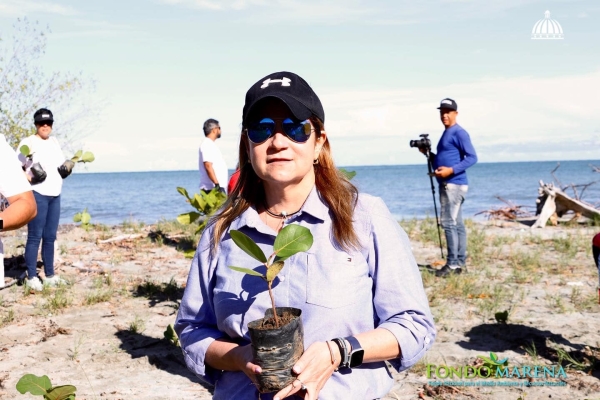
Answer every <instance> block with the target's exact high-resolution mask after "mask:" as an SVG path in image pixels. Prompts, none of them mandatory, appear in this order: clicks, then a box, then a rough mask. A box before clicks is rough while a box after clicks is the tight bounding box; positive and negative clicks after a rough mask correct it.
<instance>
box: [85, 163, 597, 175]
mask: <svg viewBox="0 0 600 400" xmlns="http://www.w3.org/2000/svg"><path fill="white" fill-rule="evenodd" d="M548 162H556V163H561V162H598V163H600V159H598V160H593V159H588V160H535V161H480V162H479V161H478V162H477V164H475V165H478V164H518V163H548ZM417 165H427V163H425V162H423V163H418V164H364V165H340V166H337V168H344V169H347V168H365V167H396V166H406V167H410V166H417ZM192 171H198V169H197V168H195V169H164V170H161V169H153V170H139V171H136V170H134V171H132V170H125V171H73V174H82V175H83V174H125V173H146V172H192ZM227 171H235V168H228V169H227Z"/></svg>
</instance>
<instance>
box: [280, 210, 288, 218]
mask: <svg viewBox="0 0 600 400" xmlns="http://www.w3.org/2000/svg"><path fill="white" fill-rule="evenodd" d="M281 216H282V217H283V219H287V213H286V212H285V211H282V212H281Z"/></svg>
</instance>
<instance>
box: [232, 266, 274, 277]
mask: <svg viewBox="0 0 600 400" xmlns="http://www.w3.org/2000/svg"><path fill="white" fill-rule="evenodd" d="M229 268H231V269H232V270H234V271H237V272H243V273H245V274H248V275H252V276H260V277H261V278H263V279H265V276H264V275H263V274H261V273H260V272H256V271H255V270H253V269H249V268H242V267H232V266H231V265H230V266H229Z"/></svg>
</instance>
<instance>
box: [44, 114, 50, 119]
mask: <svg viewBox="0 0 600 400" xmlns="http://www.w3.org/2000/svg"><path fill="white" fill-rule="evenodd" d="M42 118H50V114H42Z"/></svg>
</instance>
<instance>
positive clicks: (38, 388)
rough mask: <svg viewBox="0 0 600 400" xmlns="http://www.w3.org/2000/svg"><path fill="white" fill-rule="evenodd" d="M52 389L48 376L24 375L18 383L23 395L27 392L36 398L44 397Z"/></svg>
mask: <svg viewBox="0 0 600 400" xmlns="http://www.w3.org/2000/svg"><path fill="white" fill-rule="evenodd" d="M50 389H52V383H51V382H50V378H48V377H47V376H46V375H44V376H36V375H33V374H27V375H23V376H22V377H21V379H19V381H18V382H17V390H18V391H19V393H21V394H25V393H27V392H29V393H31V394H32V395H34V396H43V395H45V394H47V393H48V390H50Z"/></svg>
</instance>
